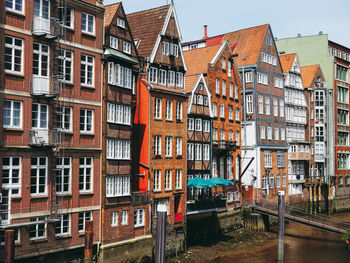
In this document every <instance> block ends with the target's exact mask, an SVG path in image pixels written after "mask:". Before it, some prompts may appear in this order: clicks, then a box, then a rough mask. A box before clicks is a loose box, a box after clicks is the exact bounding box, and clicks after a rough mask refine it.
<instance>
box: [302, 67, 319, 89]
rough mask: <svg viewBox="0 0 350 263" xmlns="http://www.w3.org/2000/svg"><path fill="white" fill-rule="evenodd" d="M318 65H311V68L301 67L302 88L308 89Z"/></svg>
mask: <svg viewBox="0 0 350 263" xmlns="http://www.w3.org/2000/svg"><path fill="white" fill-rule="evenodd" d="M319 67H320V65H311V66H305V67H301V68H300V69H301V78H302V80H303V85H304V88H309V87H310V86H311V84H312V81H313V80H314V78H315V74H316V72H317V70H318V68H319Z"/></svg>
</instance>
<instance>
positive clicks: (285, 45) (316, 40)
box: [277, 32, 350, 209]
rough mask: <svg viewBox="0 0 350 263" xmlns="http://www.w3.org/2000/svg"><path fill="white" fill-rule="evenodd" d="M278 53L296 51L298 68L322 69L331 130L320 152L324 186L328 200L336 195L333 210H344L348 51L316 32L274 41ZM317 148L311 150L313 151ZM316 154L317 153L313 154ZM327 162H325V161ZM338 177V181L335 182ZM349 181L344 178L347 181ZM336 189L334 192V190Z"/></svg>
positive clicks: (346, 193) (348, 169) (349, 190)
mask: <svg viewBox="0 0 350 263" xmlns="http://www.w3.org/2000/svg"><path fill="white" fill-rule="evenodd" d="M277 46H278V49H279V51H284V52H288V53H290V52H297V53H298V56H299V59H300V64H301V66H307V65H314V64H319V65H320V67H321V68H322V72H323V74H324V78H325V81H326V82H327V87H328V88H327V89H326V91H327V92H326V93H327V95H326V98H328V100H327V101H326V105H328V107H329V108H328V109H329V111H328V120H329V123H328V126H329V127H333V129H332V130H330V131H329V134H328V138H327V139H328V142H327V144H328V147H326V152H325V153H324V154H325V156H326V159H327V158H329V160H330V161H329V166H328V167H326V169H327V172H326V173H325V175H326V177H325V180H326V183H327V184H329V185H331V186H332V187H333V186H334V189H331V190H330V198H333V197H334V196H335V195H336V196H337V200H339V202H338V201H336V203H335V207H336V208H338V209H342V208H344V204H346V202H342V201H341V200H342V199H346V198H347V196H349V194H350V187H349V186H347V183H346V182H345V181H346V178H348V176H347V175H348V174H349V173H350V162H349V156H350V155H349V154H350V151H349V150H350V145H349V105H348V102H349V82H350V76H349V73H350V71H349V66H350V49H349V48H348V47H345V46H343V45H340V44H338V43H335V42H333V41H331V40H329V39H328V35H327V34H323V33H322V32H320V33H319V34H318V35H313V36H300V35H299V36H298V37H295V38H286V39H280V40H278V41H277ZM316 150H317V149H315V151H316ZM316 154H317V153H316ZM326 162H327V161H326ZM339 178H340V179H339ZM349 180H350V179H347V182H349ZM334 190H336V191H334Z"/></svg>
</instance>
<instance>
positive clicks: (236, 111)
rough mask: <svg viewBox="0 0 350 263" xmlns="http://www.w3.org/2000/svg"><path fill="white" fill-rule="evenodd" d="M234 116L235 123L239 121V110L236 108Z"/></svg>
mask: <svg viewBox="0 0 350 263" xmlns="http://www.w3.org/2000/svg"><path fill="white" fill-rule="evenodd" d="M235 115H236V121H240V114H239V108H236V110H235Z"/></svg>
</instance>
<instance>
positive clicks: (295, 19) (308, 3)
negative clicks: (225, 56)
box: [104, 0, 350, 48]
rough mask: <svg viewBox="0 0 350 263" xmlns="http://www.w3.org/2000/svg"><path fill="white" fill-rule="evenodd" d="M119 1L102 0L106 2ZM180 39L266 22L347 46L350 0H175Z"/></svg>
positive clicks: (130, 5) (137, 5)
mask: <svg viewBox="0 0 350 263" xmlns="http://www.w3.org/2000/svg"><path fill="white" fill-rule="evenodd" d="M170 1H171V0H123V1H122V2H123V6H124V9H125V12H126V13H127V14H128V13H132V12H135V11H140V10H145V9H149V8H153V7H157V6H161V5H165V4H167V3H170ZM114 2H119V1H117V0H105V1H104V3H105V4H111V3H114ZM174 3H175V8H176V12H177V16H178V18H179V22H180V29H181V33H182V37H183V41H189V40H196V39H199V38H202V37H203V25H205V24H207V25H208V35H209V36H215V35H219V34H222V33H226V32H231V31H236V30H238V29H242V28H247V27H251V26H256V25H262V24H266V23H269V24H271V27H272V32H273V34H274V36H275V37H277V38H279V39H280V38H285V37H296V36H297V34H298V33H300V34H301V35H303V36H305V35H315V34H318V33H319V31H323V33H328V37H329V39H330V40H332V41H334V42H337V43H339V44H342V45H344V46H346V47H349V48H350V0H174Z"/></svg>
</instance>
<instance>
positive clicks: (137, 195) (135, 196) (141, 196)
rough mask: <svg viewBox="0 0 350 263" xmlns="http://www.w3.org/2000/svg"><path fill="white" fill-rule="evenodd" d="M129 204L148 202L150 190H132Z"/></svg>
mask: <svg viewBox="0 0 350 263" xmlns="http://www.w3.org/2000/svg"><path fill="white" fill-rule="evenodd" d="M130 198H131V205H134V206H135V205H145V204H149V203H150V201H151V197H150V192H149V191H144V192H132V193H131V195H130Z"/></svg>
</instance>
